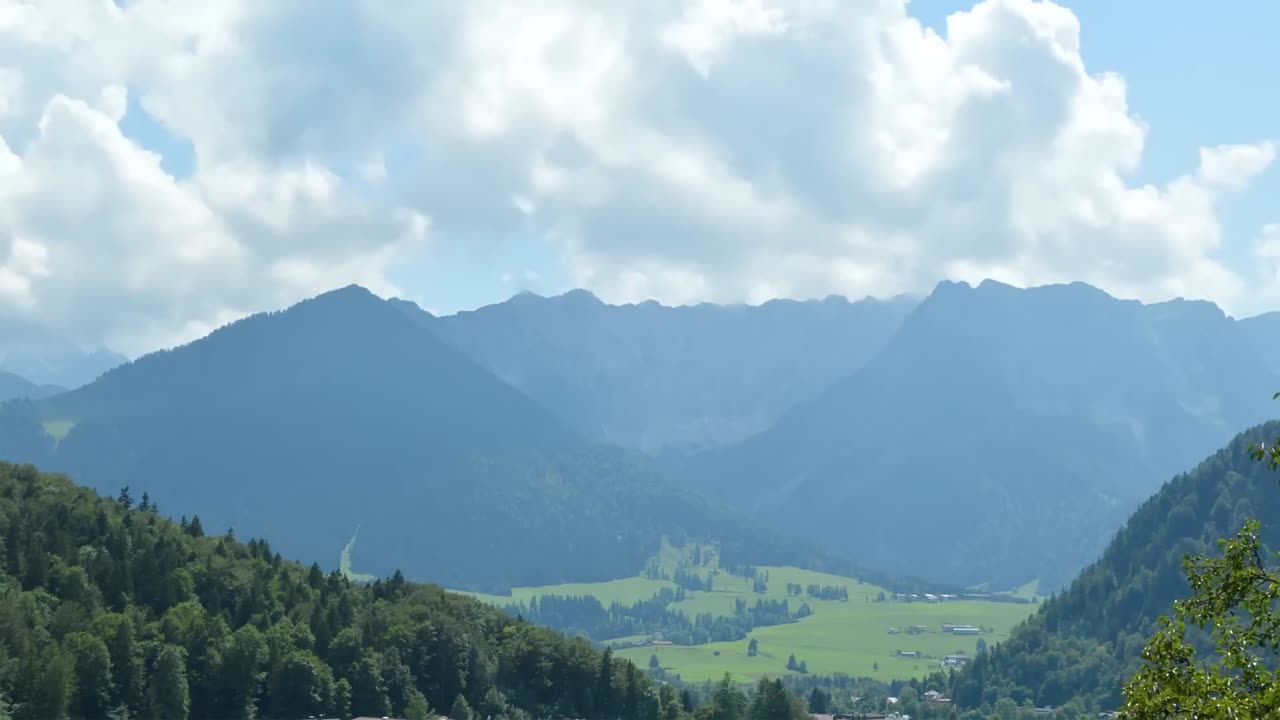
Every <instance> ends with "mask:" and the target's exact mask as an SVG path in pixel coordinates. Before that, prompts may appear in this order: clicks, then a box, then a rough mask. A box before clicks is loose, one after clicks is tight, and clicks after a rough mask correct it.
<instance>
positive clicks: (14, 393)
mask: <svg viewBox="0 0 1280 720" xmlns="http://www.w3.org/2000/svg"><path fill="white" fill-rule="evenodd" d="M64 391H65V388H60V387H56V386H54V385H37V384H36V383H33V382H31V381H30V380H27V379H26V378H24V377H20V376H18V375H15V374H14V373H11V372H5V371H4V370H0V402H4V401H6V400H12V399H14V398H42V397H48V396H50V395H55V394H57V393H60V392H64Z"/></svg>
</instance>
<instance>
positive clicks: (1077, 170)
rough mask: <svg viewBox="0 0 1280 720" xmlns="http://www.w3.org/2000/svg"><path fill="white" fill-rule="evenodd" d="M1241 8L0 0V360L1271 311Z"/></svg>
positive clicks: (1258, 92)
mask: <svg viewBox="0 0 1280 720" xmlns="http://www.w3.org/2000/svg"><path fill="white" fill-rule="evenodd" d="M1277 21H1280V5H1277V4H1274V3H1216V4H1211V3H1173V4H1170V3H1155V2H1151V1H1148V0H1133V1H1131V2H1130V1H1127V2H1115V0H1081V1H1080V2H1067V3H1066V4H1065V5H1057V4H1053V3H1049V2H1033V1H1032V0H985V1H984V2H980V3H977V4H976V5H975V4H973V3H971V2H958V1H951V0H914V1H913V2H910V3H907V2H905V1H904V0H795V1H785V2H784V1H782V0H777V1H771V0H741V1H735V0H687V1H681V2H676V1H675V0H635V1H634V2H632V1H627V0H616V1H613V2H597V1H595V0H583V1H582V2H567V1H565V2H562V1H559V0H549V1H548V2H539V3H528V2H523V1H521V0H513V1H505V0H468V2H466V3H455V2H444V1H443V0H440V1H425V0H424V2H418V3H398V2H392V1H391V0H351V1H345V0H344V1H339V0H334V1H333V2H325V3H298V2H284V1H276V0H219V2H216V3H210V2H204V1H203V0H200V1H194V0H190V1H189V0H128V1H125V0H117V1H116V2H112V1H111V0H38V1H32V2H23V1H20V0H0V344H3V343H4V342H5V341H6V340H8V341H9V342H13V341H14V338H36V337H39V338H60V339H63V340H66V341H70V342H72V343H75V344H78V345H80V346H83V347H86V348H88V347H102V346H105V347H110V348H113V349H115V350H118V351H121V352H124V353H126V354H129V355H132V356H136V355H138V354H141V353H144V352H147V351H150V350H153V349H157V348H160V347H167V346H171V345H174V344H176V343H180V342H184V341H187V340H190V339H193V338H195V337H198V336H200V335H202V334H204V333H207V332H208V331H210V330H212V329H214V328H216V327H218V326H219V325H222V324H224V323H226V322H228V321H230V320H232V319H235V318H237V317H241V316H243V315H245V314H248V313H252V312H257V311H262V310H271V309H278V308H281V307H284V306H287V305H289V304H291V303H293V302H296V301H298V300H301V299H303V298H306V297H308V296H311V295H314V294H317V293H319V292H323V291H325V290H328V289H332V288H335V287H339V286H343V285H347V284H350V283H359V284H362V285H365V286H366V287H369V288H370V289H371V290H373V291H374V292H377V293H379V294H381V295H384V296H393V295H394V296H400V297H405V298H408V299H411V300H414V301H415V302H418V303H419V304H420V305H422V306H423V307H425V308H428V309H430V310H432V311H434V312H438V313H447V312H454V311H457V310H459V309H467V308H473V307H476V306H479V305H483V304H488V303H491V302H497V301H501V300H503V299H505V298H506V297H509V296H510V295H512V294H514V293H516V292H519V291H521V290H532V291H535V292H539V293H542V294H553V293H558V292H563V291H566V290H568V289H570V288H574V287H584V288H587V289H588V290H591V291H592V292H594V293H595V294H597V295H598V296H600V297H601V298H602V299H604V300H606V301H610V302H633V301H640V300H646V299H651V298H652V299H656V300H659V301H660V302H663V303H666V304H682V303H690V302H699V301H712V302H750V303H758V302H762V301H764V300H767V299H770V298H773V297H794V298H810V297H824V296H826V295H829V294H833V293H834V294H843V295H847V296H850V297H862V296H866V295H873V296H881V297H883V296H891V295H895V294H898V293H914V294H923V293H927V292H928V291H929V290H930V289H931V288H932V287H933V286H934V285H935V284H936V283H937V282H939V281H941V280H944V279H952V280H965V281H970V282H978V281H981V280H982V279H984V278H988V277H990V278H994V279H997V280H1001V281H1004V282H1008V283H1012V284H1015V285H1022V286H1026V285H1039V284H1045V283H1054V282H1068V281H1076V280H1080V281H1085V282H1089V283H1092V284H1095V285H1097V286H1099V287H1102V288H1103V289H1105V290H1107V291H1108V292H1110V293H1112V294H1114V295H1117V296H1121V297H1132V298H1138V299H1142V300H1146V301H1158V300H1164V299H1168V298H1172V297H1191V298H1204V299H1209V300H1212V301H1214V302H1216V303H1218V304H1219V305H1221V306H1222V307H1223V308H1224V309H1226V310H1227V311H1228V312H1230V313H1232V314H1234V315H1237V316H1241V315H1249V314H1255V313H1258V312H1263V311H1269V310H1275V309H1280V205H1278V204H1277V203H1276V202H1275V200H1276V199H1277V198H1280V172H1278V171H1276V170H1275V169H1274V168H1273V165H1274V162H1273V161H1274V157H1275V153H1276V146H1275V145H1274V143H1275V142H1278V141H1280V120H1277V118H1278V117H1280V112H1278V111H1280V91H1277V90H1276V89H1275V88H1274V79H1273V77H1272V74H1273V72H1274V68H1275V67H1277V66H1280V49H1278V48H1277V46H1276V44H1275V43H1273V42H1271V41H1270V38H1269V37H1268V36H1267V32H1268V31H1269V29H1270V28H1274V27H1275V24H1276V22H1277Z"/></svg>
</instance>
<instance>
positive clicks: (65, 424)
mask: <svg viewBox="0 0 1280 720" xmlns="http://www.w3.org/2000/svg"><path fill="white" fill-rule="evenodd" d="M43 425H44V434H45V435H48V436H49V437H51V438H53V440H54V442H62V440H63V439H64V438H66V437H67V434H68V433H70V432H71V428H74V427H75V426H76V421H75V420H45V421H44V423H43Z"/></svg>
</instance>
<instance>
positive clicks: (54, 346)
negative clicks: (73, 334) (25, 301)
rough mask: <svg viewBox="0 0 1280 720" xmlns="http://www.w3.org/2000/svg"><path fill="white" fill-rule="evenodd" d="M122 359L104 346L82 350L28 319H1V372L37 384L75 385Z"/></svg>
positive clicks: (78, 385) (71, 386) (102, 371)
mask: <svg viewBox="0 0 1280 720" xmlns="http://www.w3.org/2000/svg"><path fill="white" fill-rule="evenodd" d="M125 359H126V358H125V357H124V356H123V355H120V354H119V353H116V352H113V351H111V350H106V349H103V348H98V349H94V350H85V349H83V348H81V347H80V346H79V345H77V344H75V343H73V342H71V341H69V340H67V339H66V338H64V337H62V336H60V335H59V334H57V333H54V332H51V331H49V330H47V329H44V328H41V327H39V326H37V325H36V324H35V323H33V322H30V321H27V322H23V321H17V320H13V319H0V372H8V373H12V374H14V375H19V376H21V377H23V378H26V379H27V380H29V381H31V382H33V383H35V384H37V385H53V386H57V387H64V388H77V387H80V386H81V385H85V384H87V383H91V382H93V381H94V380H96V379H97V378H98V376H99V375H101V374H102V373H104V372H106V371H107V370H110V369H111V368H113V367H115V366H117V365H119V364H121V363H123V362H124V361H125Z"/></svg>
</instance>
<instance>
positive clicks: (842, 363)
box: [0, 282, 1280, 589]
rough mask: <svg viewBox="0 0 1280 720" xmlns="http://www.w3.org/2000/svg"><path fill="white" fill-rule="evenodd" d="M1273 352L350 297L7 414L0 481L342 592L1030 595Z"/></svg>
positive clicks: (1249, 405)
mask: <svg viewBox="0 0 1280 720" xmlns="http://www.w3.org/2000/svg"><path fill="white" fill-rule="evenodd" d="M1270 322H1271V320H1270V319H1269V318H1267V317H1263V318H1257V319H1254V320H1250V321H1236V320H1234V319H1231V318H1229V317H1227V316H1225V315H1224V314H1223V313H1222V312H1221V311H1219V310H1218V309H1217V308H1216V307H1214V306H1213V305H1211V304H1209V303H1203V302H1187V301H1174V302H1169V303H1161V304H1155V305H1143V304H1141V303H1138V302H1134V301H1122V300H1117V299H1115V298H1112V297H1110V296H1108V295H1106V294H1105V293H1103V292H1101V291H1099V290H1097V289H1095V288H1092V287H1089V286H1087V285H1083V284H1072V285H1063V286H1050V287H1043V288H1033V289H1029V290H1020V289H1016V288H1012V287H1009V286H1006V285H1001V284H999V283H994V282H986V283H983V284H981V285H980V286H979V287H970V286H968V285H965V284H957V283H943V284H942V285H940V286H939V287H938V288H937V289H936V290H935V291H934V292H933V293H932V294H931V295H930V296H929V297H927V298H926V299H924V300H923V301H921V302H919V303H916V302H915V301H912V300H909V299H896V300H891V301H883V302H882V301H874V300H866V301H860V302H848V301H845V300H842V299H838V298H830V299H827V300H824V301H820V302H790V301H777V302H772V303H767V304H765V305H763V306H758V307H748V306H733V307H720V306H711V305H702V306H696V307H681V308H669V307H663V306H660V305H657V304H656V303H645V304H640V305H630V306H609V305H605V304H603V303H601V302H599V301H598V300H597V299H595V298H594V297H592V296H591V295H589V294H587V293H585V292H581V291H575V292H572V293H569V294H566V295H563V296H559V297H554V298H539V297H535V296H529V295H522V296H517V297H515V298H513V299H511V300H510V301H508V302H505V303H501V304H498V305H496V306H490V307H487V308H482V309H480V310H477V311H475V312H471V313H460V314H458V315H454V316H449V317H433V316H431V315H429V314H427V313H425V312H423V311H421V310H420V309H418V308H417V307H416V306H414V305H412V304H410V303H405V302H401V301H390V302H386V301H382V300H380V299H379V298H377V297H375V296H373V295H372V294H370V293H368V292H367V291H365V290H363V289H360V288H356V287H350V288H346V289H343V290H340V291H334V292H332V293H327V294H325V295H322V296H320V297H318V298H316V299H314V300H311V301H308V302H304V303H302V304H300V305H298V306H296V307H294V308H291V309H289V310H287V311H284V312H280V313H269V314H263V315H258V316H254V317H252V318H248V319H246V320H243V321H240V322H237V323H234V324H232V325H230V326H228V327H226V328H223V329H222V330H219V331H217V332H215V333H213V334H212V335H210V336H209V337H208V338H206V339H204V340H201V341H198V342H196V343H193V344H191V345H189V346H185V347H182V348H179V349H176V350H173V351H168V352H161V353H155V354H153V355H149V356H146V357H144V358H141V359H140V360H138V361H135V362H132V363H129V364H126V365H124V366H122V367H120V368H118V369H115V370H112V371H111V372H108V373H106V374H105V375H104V376H103V377H101V378H100V379H99V380H97V381H96V382H93V383H91V384H89V385H87V386H85V387H83V388H80V389H78V390H75V391H72V392H69V393H65V394H61V395H57V396H54V397H49V398H44V399H35V400H33V401H15V402H11V403H9V404H7V405H5V406H4V407H3V410H0V456H3V457H6V458H9V459H14V460H19V461H33V462H38V463H40V464H42V465H44V466H45V467H47V468H49V469H54V470H60V471H68V472H71V473H73V474H74V475H75V477H77V478H78V479H80V480H82V481H84V482H86V483H88V484H90V485H92V486H94V487H97V488H99V489H100V490H103V491H106V492H114V491H115V490H116V489H118V488H119V487H120V486H123V485H131V486H132V487H133V488H134V492H135V494H140V493H141V492H142V491H144V490H145V491H149V492H151V493H152V494H153V496H154V497H155V498H156V499H157V501H158V502H159V503H160V504H161V507H162V508H163V510H164V512H166V513H167V514H172V515H175V516H176V515H179V514H186V515H192V514H196V513H198V514H200V515H201V517H202V518H203V519H204V520H205V521H206V522H207V523H209V525H210V526H211V527H215V528H216V527H222V526H225V525H228V524H229V525H234V526H235V528H236V530H237V532H242V533H245V534H247V535H255V536H261V537H265V538H267V539H269V540H270V541H271V542H272V543H273V544H276V545H277V546H278V547H280V548H281V549H282V550H283V551H285V552H286V554H288V555H290V556H292V557H296V558H299V559H301V560H304V561H312V560H314V561H318V562H320V563H322V564H323V565H325V566H326V567H329V566H333V565H334V564H336V562H337V557H338V554H339V551H340V550H341V548H342V547H343V546H344V545H345V544H346V543H347V541H348V540H350V539H351V538H352V537H353V536H356V533H357V528H358V536H357V539H356V543H355V545H354V555H353V560H354V564H355V569H356V570H358V571H365V572H372V573H377V574H385V573H388V572H390V571H391V570H393V569H396V568H401V569H403V570H404V571H405V572H406V574H408V575H409V576H410V577H415V578H422V579H430V580H435V581H439V582H443V583H447V584H450V585H453V586H456V587H484V588H502V587H510V586H514V585H519V584H540V583H547V582H558V581H569V580H580V581H586V580H600V579H607V578H610V577H622V576H626V575H631V574H634V573H636V572H638V571H639V570H640V569H641V568H642V567H643V566H644V563H645V560H646V558H647V557H648V556H649V555H651V554H652V553H653V552H655V551H656V549H657V547H658V545H659V543H660V540H661V538H662V537H663V536H676V537H681V536H689V537H699V538H703V539H707V540H713V541H718V542H720V543H722V544H724V545H725V547H726V548H727V549H726V554H727V555H728V556H730V557H733V559H735V560H737V561H741V562H746V563H757V564H768V563H770V562H774V563H779V564H786V563H794V564H804V563H815V562H816V563H829V562H832V560H831V559H829V558H824V557H822V554H821V553H819V552H816V551H813V550H811V549H810V545H814V546H817V545H820V546H821V547H823V548H826V549H827V550H828V551H830V552H831V553H833V554H834V556H836V557H839V558H843V559H844V560H846V561H849V562H852V563H854V564H856V565H857V566H859V567H869V568H874V569H879V570H883V571H886V572H887V573H889V574H890V575H892V576H897V577H901V576H911V577H923V578H926V579H936V580H938V581H940V582H943V583H945V584H948V585H950V586H952V587H958V586H972V585H978V584H983V583H986V584H989V586H991V587H993V588H996V589H1004V588H1008V587H1013V586H1015V585H1020V584H1022V583H1025V582H1027V581H1030V580H1037V579H1038V580H1040V581H1042V587H1045V588H1052V587H1055V586H1058V585H1061V584H1063V583H1065V582H1066V581H1067V580H1069V578H1070V577H1071V576H1072V575H1073V574H1074V573H1075V572H1076V571H1077V570H1078V569H1079V568H1081V567H1083V566H1084V565H1085V564H1086V563H1088V562H1089V561H1091V560H1092V559H1093V558H1095V557H1096V556H1097V553H1098V552H1099V551H1101V549H1102V548H1103V547H1104V545H1105V543H1106V541H1107V540H1108V538H1110V536H1111V534H1112V533H1113V532H1114V530H1115V529H1116V528H1117V527H1119V526H1120V524H1121V523H1122V522H1123V520H1124V518H1125V517H1126V516H1127V515H1128V514H1129V513H1130V512H1131V511H1132V510H1133V509H1134V508H1135V507H1137V506H1138V504H1139V503H1140V502H1141V501H1142V500H1143V499H1144V498H1146V497H1147V496H1148V495H1150V494H1151V493H1152V492H1153V491H1154V490H1155V489H1156V488H1158V487H1159V484H1160V483H1161V482H1163V480H1165V479H1167V478H1168V477H1169V476H1171V475H1172V474H1174V473H1175V472H1178V471H1181V470H1184V469H1185V468H1187V467H1190V466H1191V465H1192V464H1193V463H1194V462H1196V461H1198V460H1199V459H1200V458H1202V457H1204V456H1205V455H1207V454H1208V453H1209V452H1211V451H1212V450H1213V449H1214V448H1216V447H1219V446H1220V445H1221V444H1223V443H1224V442H1225V441H1226V440H1227V439H1229V438H1230V437H1231V436H1232V435H1233V434H1234V433H1235V432H1237V431H1238V430H1239V429H1240V428H1242V427H1246V426H1248V425H1251V424H1254V423H1257V422H1259V421H1261V420H1263V419H1265V418H1267V417H1270V416H1271V414H1272V413H1273V412H1274V408H1273V407H1272V406H1271V405H1270V404H1269V403H1268V401H1267V399H1268V398H1267V391H1266V389H1268V388H1272V387H1277V386H1278V385H1277V382H1280V373H1278V372H1277V368H1276V367H1275V364H1274V363H1273V362H1272V361H1271V360H1269V359H1268V355H1267V353H1265V352H1263V351H1262V349H1263V348H1265V347H1266V343H1267V342H1269V338H1270V337H1271V334H1270V333H1267V332H1265V329H1266V327H1267V325H1268V323H1270ZM504 381H505V382H504ZM1260 388H1261V390H1260ZM67 429H69V433H67V434H66V435H65V437H62V433H64V432H66V430H67ZM600 441H606V442H608V443H614V444H617V445H622V446H624V447H626V448H628V449H620V448H618V447H614V446H611V445H608V444H603V445H602V444H599V442H600ZM637 451H644V452H647V453H650V454H660V455H661V456H662V457H661V458H658V459H648V458H645V457H644V456H643V455H642V454H641V453H639V452H637ZM659 460H660V462H661V466H662V467H665V468H668V469H669V472H668V473H666V476H665V477H664V473H663V472H660V471H659V470H658V469H657V468H658V464H657V463H658V461H659ZM677 481H678V482H681V483H683V484H684V485H685V487H686V488H688V489H683V488H681V487H679V486H678V485H677V484H676V482H677ZM689 490H692V491H694V492H692V493H691V492H689ZM699 495H705V496H707V497H709V498H710V500H711V501H710V502H708V501H707V500H704V499H702V497H699ZM725 507H729V508H734V509H723V508H725ZM282 508H287V509H288V511H287V512H282V510H281V509H282ZM735 509H736V510H735ZM739 511H741V512H742V513H743V514H739ZM426 518H430V521H429V522H428V521H427V520H426ZM775 531H780V532H781V534H782V535H783V536H787V537H789V538H791V540H788V541H786V542H783V541H780V540H778V536H776V535H774V534H773V533H774V532H775ZM735 553H737V554H736V555H735Z"/></svg>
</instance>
